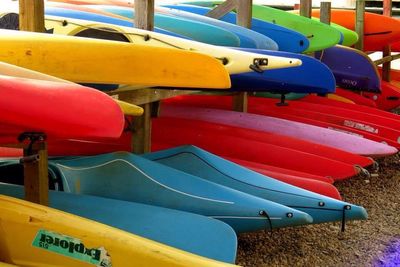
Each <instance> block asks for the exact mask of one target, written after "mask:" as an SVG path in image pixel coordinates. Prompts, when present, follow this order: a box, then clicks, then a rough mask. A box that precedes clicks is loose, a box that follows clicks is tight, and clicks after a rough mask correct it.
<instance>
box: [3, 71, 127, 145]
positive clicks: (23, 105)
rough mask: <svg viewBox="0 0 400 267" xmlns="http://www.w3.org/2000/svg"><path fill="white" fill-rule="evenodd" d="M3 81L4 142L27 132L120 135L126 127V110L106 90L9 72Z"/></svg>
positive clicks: (68, 135)
mask: <svg viewBox="0 0 400 267" xmlns="http://www.w3.org/2000/svg"><path fill="white" fill-rule="evenodd" d="M0 81H1V82H0V92H1V94H2V98H1V100H0V107H1V108H0V112H1V116H0V125H1V129H2V131H1V135H0V142H1V143H8V142H9V141H12V143H15V142H17V141H18V140H17V137H18V136H19V135H20V134H21V133H23V132H43V133H46V134H47V135H48V136H49V137H51V138H88V139H90V138H96V137H108V138H118V137H119V136H120V135H121V133H122V131H123V127H124V115H123V113H122V110H121V109H120V107H119V106H118V104H117V103H116V102H115V101H114V100H113V99H112V98H111V97H110V96H108V95H106V94H104V93H102V92H99V91H97V90H94V89H91V88H87V87H84V86H81V85H77V84H68V83H61V82H53V81H44V80H36V79H28V78H19V77H12V76H5V75H0ZM78 114H79V115H78ZM26 118H29V120H27V119H26ZM104 123H106V124H107V127H106V128H104ZM55 125H56V126H57V127H54V126H55ZM65 129H68V131H65Z"/></svg>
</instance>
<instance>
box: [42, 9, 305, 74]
mask: <svg viewBox="0 0 400 267" xmlns="http://www.w3.org/2000/svg"><path fill="white" fill-rule="evenodd" d="M45 25H46V29H51V30H52V32H53V33H54V34H63V35H74V36H76V35H82V36H87V37H89V36H90V37H93V38H99V37H97V36H102V37H104V36H109V37H110V38H115V40H122V41H128V42H131V43H135V44H143V45H148V46H152V47H167V48H174V49H180V50H188V51H196V52H199V53H202V54H206V55H209V56H212V57H214V58H216V59H218V60H220V62H221V63H223V65H224V66H225V68H226V69H227V70H228V72H229V73H230V74H238V73H244V72H251V71H253V69H252V68H249V66H250V65H253V66H254V65H257V67H258V68H259V70H260V71H263V70H268V69H279V68H289V67H296V66H299V65H301V60H299V59H296V58H286V57H279V56H266V55H263V54H258V53H251V52H245V51H239V50H235V49H231V48H227V47H222V46H216V45H210V44H205V43H201V42H196V41H193V40H187V39H182V38H177V37H174V36H169V35H165V34H162V33H157V32H150V31H145V30H141V29H137V28H130V27H124V26H119V25H113V24H106V23H99V22H93V21H87V20H79V19H69V18H61V17H56V16H46V20H45ZM110 33H111V34H114V36H111V35H110Z"/></svg>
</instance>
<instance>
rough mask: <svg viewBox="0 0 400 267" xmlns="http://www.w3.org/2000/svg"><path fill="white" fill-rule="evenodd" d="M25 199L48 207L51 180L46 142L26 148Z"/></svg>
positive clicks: (24, 160)
mask: <svg viewBox="0 0 400 267" xmlns="http://www.w3.org/2000/svg"><path fill="white" fill-rule="evenodd" d="M21 162H22V163H23V165H24V185H25V199H26V200H28V201H31V202H35V203H38V204H41V205H46V206H47V205H48V204H49V203H48V199H49V192H48V190H49V178H48V169H47V168H48V160H47V144H46V142H40V141H39V142H37V143H33V145H32V147H31V148H30V149H28V148H27V147H24V157H23V159H21Z"/></svg>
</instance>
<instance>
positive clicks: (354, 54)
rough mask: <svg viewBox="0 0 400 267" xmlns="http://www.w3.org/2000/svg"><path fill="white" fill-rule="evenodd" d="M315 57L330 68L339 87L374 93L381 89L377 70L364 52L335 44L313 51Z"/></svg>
mask: <svg viewBox="0 0 400 267" xmlns="http://www.w3.org/2000/svg"><path fill="white" fill-rule="evenodd" d="M315 57H316V58H317V59H319V60H321V62H322V63H325V64H326V65H327V66H328V67H329V68H330V69H331V71H332V72H333V75H334V76H335V79H336V85H338V86H339V87H342V88H346V89H354V90H359V91H367V92H376V93H378V92H380V91H381V89H380V88H381V81H380V77H379V73H378V70H377V68H376V66H375V64H374V63H373V62H372V60H371V59H370V58H369V57H368V55H367V54H365V53H364V52H362V51H359V50H357V49H353V48H350V47H345V46H340V45H336V46H334V47H330V48H328V49H325V50H324V51H321V52H317V53H315Z"/></svg>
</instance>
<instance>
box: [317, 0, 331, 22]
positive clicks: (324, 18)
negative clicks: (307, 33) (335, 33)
mask: <svg viewBox="0 0 400 267" xmlns="http://www.w3.org/2000/svg"><path fill="white" fill-rule="evenodd" d="M320 8H321V11H320V14H321V15H320V16H319V20H320V21H321V22H322V23H325V24H331V2H321V7H320Z"/></svg>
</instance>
